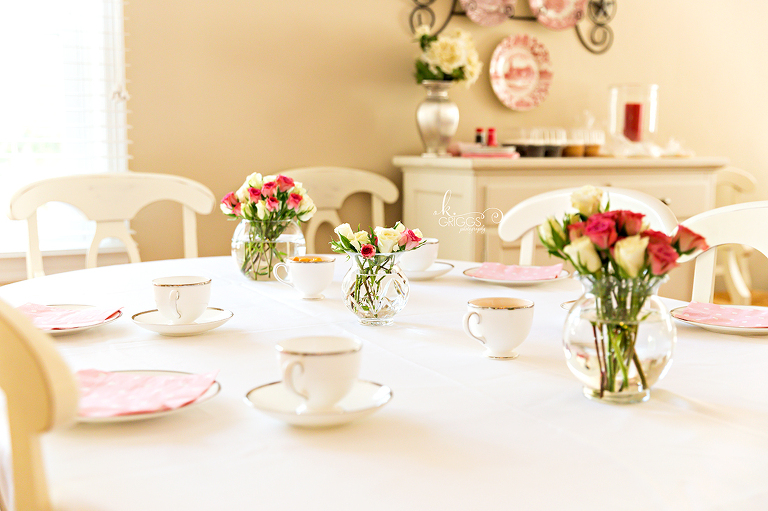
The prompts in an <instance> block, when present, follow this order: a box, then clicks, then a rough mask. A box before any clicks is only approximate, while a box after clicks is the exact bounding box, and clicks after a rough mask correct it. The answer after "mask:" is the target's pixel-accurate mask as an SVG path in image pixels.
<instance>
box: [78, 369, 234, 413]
mask: <svg viewBox="0 0 768 511" xmlns="http://www.w3.org/2000/svg"><path fill="white" fill-rule="evenodd" d="M115 372H116V373H131V374H140V375H147V374H148V375H152V376H173V375H179V374H192V373H185V372H182V371H155V370H147V371H115ZM220 390H221V384H220V383H219V382H218V381H214V382H213V384H212V385H211V386H210V387H208V390H206V391H205V393H204V394H203V395H202V396H200V397H199V398H197V399H195V400H194V401H192V402H191V403H187V404H185V405H184V406H182V407H179V408H174V409H172V410H160V411H157V412H146V413H132V414H128V415H113V416H111V417H83V416H80V415H79V416H78V417H77V422H85V423H90V424H103V423H112V422H131V421H140V420H145V419H155V418H158V417H164V416H166V415H170V414H172V413H177V412H181V411H183V410H187V409H189V408H192V407H194V406H197V405H199V404H201V403H204V402H206V401H208V400H209V399H212V398H213V397H214V396H215V395H216V394H218V393H219V391H220Z"/></svg>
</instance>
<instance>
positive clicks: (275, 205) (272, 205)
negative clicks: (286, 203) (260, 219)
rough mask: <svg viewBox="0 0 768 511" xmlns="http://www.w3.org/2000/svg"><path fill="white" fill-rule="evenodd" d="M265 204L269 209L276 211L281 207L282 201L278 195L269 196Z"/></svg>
mask: <svg viewBox="0 0 768 511" xmlns="http://www.w3.org/2000/svg"><path fill="white" fill-rule="evenodd" d="M264 206H265V207H266V208H267V211H276V210H278V209H280V201H279V200H277V198H276V197H267V200H266V201H265V202H264Z"/></svg>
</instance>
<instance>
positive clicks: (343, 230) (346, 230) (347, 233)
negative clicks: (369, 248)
mask: <svg viewBox="0 0 768 511" xmlns="http://www.w3.org/2000/svg"><path fill="white" fill-rule="evenodd" d="M333 232H335V233H336V234H337V235H338V236H339V237H341V236H344V237H345V238H347V239H348V240H353V239H355V232H354V231H353V230H352V227H350V226H349V224H341V225H340V226H338V227H336V228H335V229H334V230H333Z"/></svg>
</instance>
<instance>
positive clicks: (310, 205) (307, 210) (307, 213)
mask: <svg viewBox="0 0 768 511" xmlns="http://www.w3.org/2000/svg"><path fill="white" fill-rule="evenodd" d="M296 209H297V211H299V214H298V216H297V218H298V219H299V221H300V222H306V221H307V220H309V219H310V218H312V217H313V216H315V213H316V212H317V206H315V201H313V200H312V199H311V198H310V196H309V195H304V197H302V199H301V202H299V207H298V208H296Z"/></svg>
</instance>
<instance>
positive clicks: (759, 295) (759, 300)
mask: <svg viewBox="0 0 768 511" xmlns="http://www.w3.org/2000/svg"><path fill="white" fill-rule="evenodd" d="M713 302H714V303H731V301H730V300H729V299H728V293H726V292H721V293H715V299H714V300H713ZM752 305H759V306H761V307H768V291H759V290H753V291H752Z"/></svg>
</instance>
